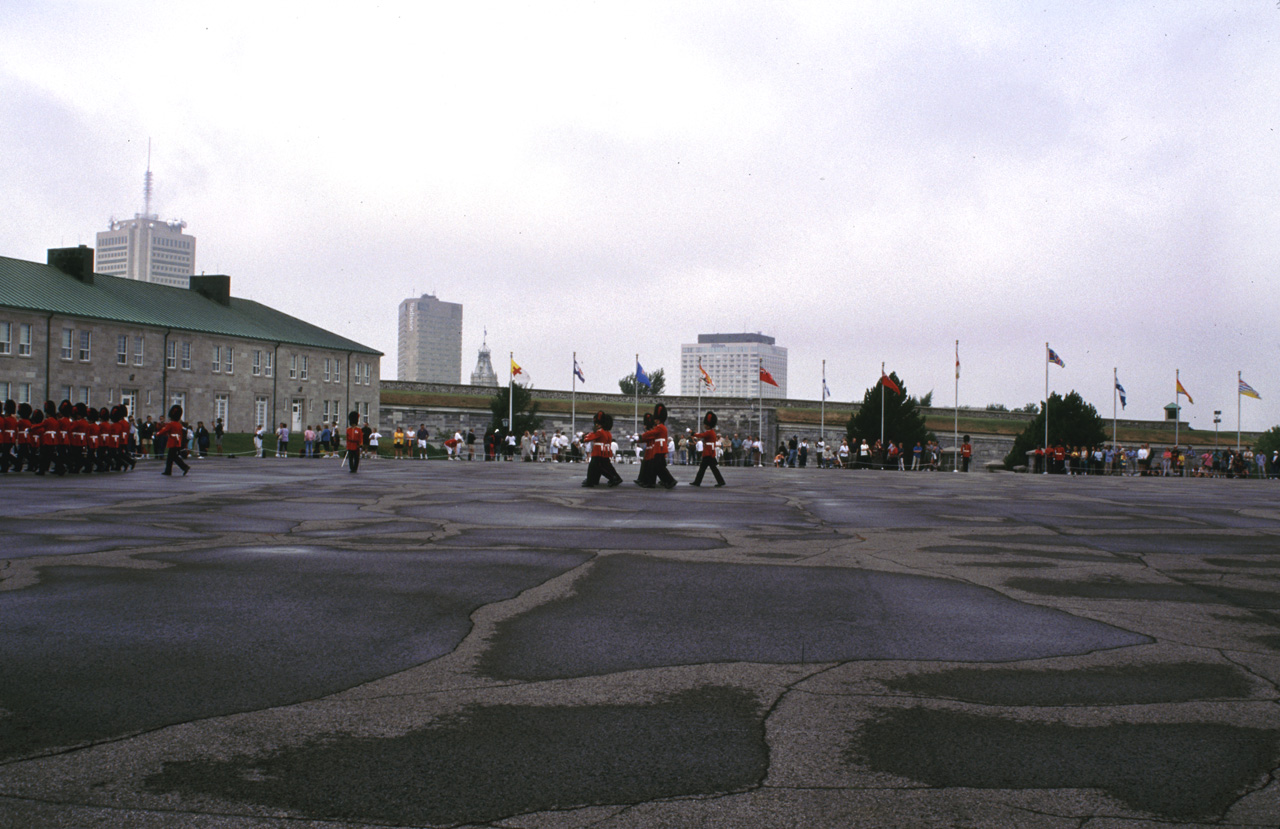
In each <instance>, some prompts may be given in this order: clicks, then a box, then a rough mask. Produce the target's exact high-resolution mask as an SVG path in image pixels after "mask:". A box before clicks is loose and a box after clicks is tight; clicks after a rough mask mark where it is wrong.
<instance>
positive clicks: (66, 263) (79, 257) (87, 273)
mask: <svg viewBox="0 0 1280 829" xmlns="http://www.w3.org/2000/svg"><path fill="white" fill-rule="evenodd" d="M46 261H47V262H48V263H49V266H50V267H54V268H57V269H58V270H60V271H62V272H63V273H65V274H66V275H67V276H74V277H75V278H76V279H79V280H80V281H81V282H83V283H84V284H86V285H92V284H93V248H91V247H86V246H85V245H80V246H79V247H75V248H49V258H48V259H47V260H46Z"/></svg>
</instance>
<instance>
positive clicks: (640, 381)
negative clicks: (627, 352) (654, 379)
mask: <svg viewBox="0 0 1280 829" xmlns="http://www.w3.org/2000/svg"><path fill="white" fill-rule="evenodd" d="M636 385H637V386H644V387H645V388H646V389H651V388H653V386H652V385H651V384H650V383H649V375H647V374H645V373H644V369H643V368H642V367H641V366H640V361H639V360H637V361H636Z"/></svg>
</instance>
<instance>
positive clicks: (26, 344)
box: [18, 322, 31, 357]
mask: <svg viewBox="0 0 1280 829" xmlns="http://www.w3.org/2000/svg"><path fill="white" fill-rule="evenodd" d="M18 356H19V357H30V356H31V325H30V323H25V322H23V323H19V324H18Z"/></svg>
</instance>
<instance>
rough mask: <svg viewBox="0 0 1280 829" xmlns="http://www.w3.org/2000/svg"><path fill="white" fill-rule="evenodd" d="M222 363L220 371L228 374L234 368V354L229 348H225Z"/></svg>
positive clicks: (232, 349) (233, 350)
mask: <svg viewBox="0 0 1280 829" xmlns="http://www.w3.org/2000/svg"><path fill="white" fill-rule="evenodd" d="M222 358H223V361H224V362H223V363H222V370H223V371H225V372H226V373H227V374H230V373H231V372H232V371H233V370H234V369H235V367H236V352H235V349H234V348H232V347H231V346H227V349H226V351H224V352H223V354H222Z"/></svg>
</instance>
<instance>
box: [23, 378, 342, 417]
mask: <svg viewBox="0 0 1280 829" xmlns="http://www.w3.org/2000/svg"><path fill="white" fill-rule="evenodd" d="M8 399H9V383H8V382H7V381H4V380H0V400H8ZM324 408H325V411H328V409H329V404H328V403H325V404H324Z"/></svg>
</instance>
